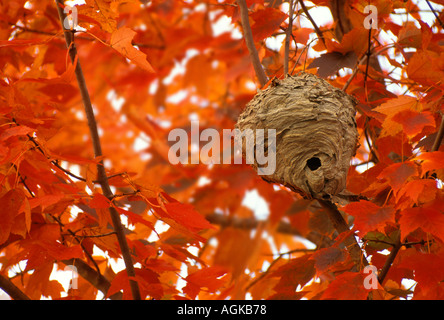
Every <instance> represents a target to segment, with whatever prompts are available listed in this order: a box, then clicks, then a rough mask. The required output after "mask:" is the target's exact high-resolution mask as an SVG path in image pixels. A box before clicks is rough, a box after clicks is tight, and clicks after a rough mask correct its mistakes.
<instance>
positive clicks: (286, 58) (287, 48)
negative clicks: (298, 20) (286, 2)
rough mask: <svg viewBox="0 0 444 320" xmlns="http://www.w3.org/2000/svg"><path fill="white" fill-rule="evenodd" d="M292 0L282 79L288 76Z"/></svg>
mask: <svg viewBox="0 0 444 320" xmlns="http://www.w3.org/2000/svg"><path fill="white" fill-rule="evenodd" d="M293 12H294V6H293V0H290V16H289V17H288V28H287V30H286V31H285V54H284V77H286V76H287V74H288V60H289V59H290V38H291V36H292V34H293Z"/></svg>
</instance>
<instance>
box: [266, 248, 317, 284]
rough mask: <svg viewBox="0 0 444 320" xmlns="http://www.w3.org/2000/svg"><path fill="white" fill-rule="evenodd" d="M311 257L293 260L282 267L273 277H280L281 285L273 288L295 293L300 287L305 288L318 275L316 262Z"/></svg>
mask: <svg viewBox="0 0 444 320" xmlns="http://www.w3.org/2000/svg"><path fill="white" fill-rule="evenodd" d="M310 258H311V255H309V254H307V255H305V256H302V257H299V258H295V259H291V260H290V261H288V262H287V263H286V264H284V265H282V266H280V267H279V268H278V269H277V270H276V271H274V272H273V273H272V274H271V276H273V277H276V276H278V277H280V280H279V283H278V284H277V285H276V286H275V287H274V288H273V289H274V290H275V291H277V292H279V291H285V292H290V291H291V292H295V290H296V288H297V287H298V285H300V286H301V287H303V286H304V285H305V284H307V282H308V281H310V280H311V279H313V277H314V276H315V274H316V269H315V267H314V265H315V261H314V260H311V259H310Z"/></svg>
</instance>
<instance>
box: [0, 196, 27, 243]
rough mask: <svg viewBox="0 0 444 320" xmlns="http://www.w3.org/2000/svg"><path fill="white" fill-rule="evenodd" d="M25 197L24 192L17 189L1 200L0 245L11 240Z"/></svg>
mask: <svg viewBox="0 0 444 320" xmlns="http://www.w3.org/2000/svg"><path fill="white" fill-rule="evenodd" d="M24 198H25V196H24V194H23V192H22V191H20V190H17V189H12V190H9V191H8V192H7V193H6V194H4V195H3V196H2V197H1V198H0V207H1V208H2V209H1V210H0V219H1V223H0V244H2V243H4V242H5V241H6V240H8V238H9V233H10V232H11V228H12V223H13V221H14V218H15V217H16V215H18V213H19V209H20V207H21V205H22V201H23V200H24Z"/></svg>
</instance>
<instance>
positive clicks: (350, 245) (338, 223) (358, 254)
mask: <svg viewBox="0 0 444 320" xmlns="http://www.w3.org/2000/svg"><path fill="white" fill-rule="evenodd" d="M318 201H319V202H320V204H321V205H322V206H323V207H324V208H325V209H327V214H328V216H329V218H330V220H331V222H332V223H333V226H334V227H335V229H336V230H337V231H338V233H343V232H348V231H350V228H349V226H348V224H347V222H346V221H345V220H344V218H343V217H342V214H341V213H340V212H339V210H338V208H337V207H336V205H335V204H334V203H332V202H331V201H329V200H319V199H318ZM344 244H345V246H346V247H347V249H348V251H349V252H350V256H351V258H352V260H353V261H354V263H355V265H356V267H357V268H358V270H360V269H361V266H362V264H363V265H364V266H367V265H368V264H369V263H368V261H367V258H366V257H365V256H364V253H363V252H362V251H361V247H360V246H359V244H358V242H357V241H356V238H355V236H354V234H351V235H349V236H348V237H347V238H346V239H345V240H344Z"/></svg>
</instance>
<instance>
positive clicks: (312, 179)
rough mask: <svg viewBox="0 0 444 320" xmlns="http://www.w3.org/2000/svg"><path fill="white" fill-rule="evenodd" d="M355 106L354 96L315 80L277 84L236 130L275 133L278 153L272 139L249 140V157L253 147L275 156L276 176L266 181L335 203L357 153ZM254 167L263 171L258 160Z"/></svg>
mask: <svg viewBox="0 0 444 320" xmlns="http://www.w3.org/2000/svg"><path fill="white" fill-rule="evenodd" d="M355 105H356V101H355V100H354V99H353V98H352V97H351V96H349V95H348V94H346V93H345V92H344V91H342V90H340V89H338V88H335V87H333V86H332V85H330V84H329V83H328V82H327V81H325V80H323V79H320V78H318V77H317V76H315V75H312V74H308V73H300V74H298V75H297V76H289V77H287V78H285V79H284V80H277V79H274V80H273V81H272V82H271V84H270V86H269V87H268V88H266V89H265V90H263V91H261V92H259V93H258V94H257V95H256V96H255V97H254V98H253V99H252V100H251V101H250V102H249V103H248V104H247V106H246V108H245V110H244V111H243V113H242V114H241V115H240V116H239V119H238V122H237V124H236V128H237V129H238V130H240V131H241V132H242V131H244V130H247V129H252V130H253V132H258V131H257V129H265V131H267V129H275V130H276V144H275V148H269V145H268V144H267V139H258V141H256V139H251V140H247V141H245V140H244V141H243V142H242V144H241V145H242V153H243V156H244V157H246V151H247V150H252V147H254V148H253V150H256V149H258V148H259V149H261V148H262V149H263V148H265V150H266V152H269V153H271V152H275V161H276V163H275V170H274V172H273V173H271V174H267V175H263V176H262V178H264V179H265V180H267V181H269V182H276V183H280V184H282V185H284V186H287V187H289V188H291V189H292V190H294V191H296V192H299V193H302V194H303V195H305V196H307V197H313V198H318V199H329V198H330V197H331V196H333V195H337V194H338V193H340V192H341V191H343V190H344V189H345V186H346V178H347V172H348V169H349V166H350V160H351V158H352V157H353V156H354V154H355V152H356V148H357V144H358V131H357V129H356V120H355V113H356V111H355ZM249 143H253V144H254V146H251V145H250V146H248V144H249ZM259 144H262V145H259ZM268 157H269V158H270V154H268ZM251 165H252V167H253V168H254V169H255V170H260V168H261V165H259V164H258V162H257V161H256V160H255V161H253V163H251ZM258 173H259V172H258Z"/></svg>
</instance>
